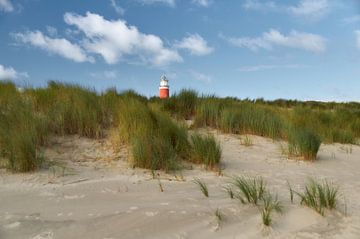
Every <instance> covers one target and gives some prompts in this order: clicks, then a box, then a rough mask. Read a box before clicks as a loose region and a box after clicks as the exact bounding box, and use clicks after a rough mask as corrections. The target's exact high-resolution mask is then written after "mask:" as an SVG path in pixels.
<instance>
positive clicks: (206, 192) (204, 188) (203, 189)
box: [194, 178, 209, 198]
mask: <svg viewBox="0 0 360 239" xmlns="http://www.w3.org/2000/svg"><path fill="white" fill-rule="evenodd" d="M194 183H195V184H197V185H198V186H199V188H200V191H201V192H202V194H203V195H204V196H205V197H207V198H208V197H209V189H208V187H207V185H206V183H205V182H204V181H202V180H201V179H199V178H194Z"/></svg>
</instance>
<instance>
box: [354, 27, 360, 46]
mask: <svg viewBox="0 0 360 239" xmlns="http://www.w3.org/2000/svg"><path fill="white" fill-rule="evenodd" d="M354 33H355V36H356V46H357V48H358V49H359V50H360V30H356V31H355V32H354Z"/></svg>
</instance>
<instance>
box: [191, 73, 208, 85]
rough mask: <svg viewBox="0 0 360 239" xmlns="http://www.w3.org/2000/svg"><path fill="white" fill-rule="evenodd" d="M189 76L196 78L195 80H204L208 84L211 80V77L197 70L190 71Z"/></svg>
mask: <svg viewBox="0 0 360 239" xmlns="http://www.w3.org/2000/svg"><path fill="white" fill-rule="evenodd" d="M190 74H191V76H192V77H193V78H194V79H195V80H197V81H201V82H204V83H206V84H210V83H211V82H212V77H211V76H209V75H206V74H203V73H200V72H197V71H193V70H192V71H190Z"/></svg>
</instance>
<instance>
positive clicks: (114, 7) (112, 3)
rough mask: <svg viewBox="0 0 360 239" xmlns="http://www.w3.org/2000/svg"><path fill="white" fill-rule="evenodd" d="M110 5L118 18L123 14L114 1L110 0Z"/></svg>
mask: <svg viewBox="0 0 360 239" xmlns="http://www.w3.org/2000/svg"><path fill="white" fill-rule="evenodd" d="M110 4H111V7H112V8H113V9H114V10H115V12H116V13H117V14H119V15H120V16H122V15H124V14H125V9H124V8H122V7H121V6H119V5H118V4H117V2H116V0H110Z"/></svg>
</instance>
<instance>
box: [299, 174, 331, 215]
mask: <svg viewBox="0 0 360 239" xmlns="http://www.w3.org/2000/svg"><path fill="white" fill-rule="evenodd" d="M295 193H296V194H297V195H298V196H299V197H300V199H301V201H300V203H301V204H303V205H306V206H308V207H310V208H312V209H314V210H315V211H316V212H318V213H319V214H321V215H324V209H325V208H327V209H330V210H331V209H335V208H336V205H337V202H338V188H337V187H335V186H334V185H332V184H330V183H328V181H326V180H325V181H323V182H322V183H318V182H316V181H315V180H313V179H310V180H309V182H308V184H307V185H306V186H305V190H304V192H302V193H299V192H295Z"/></svg>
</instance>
